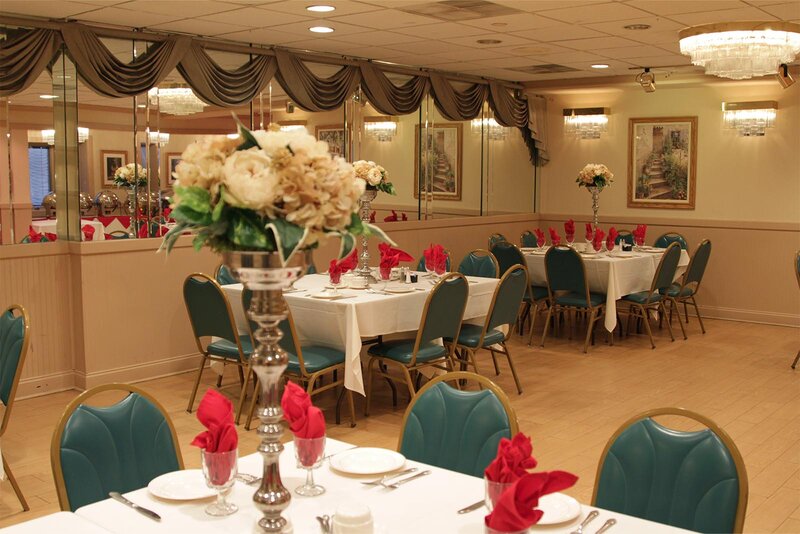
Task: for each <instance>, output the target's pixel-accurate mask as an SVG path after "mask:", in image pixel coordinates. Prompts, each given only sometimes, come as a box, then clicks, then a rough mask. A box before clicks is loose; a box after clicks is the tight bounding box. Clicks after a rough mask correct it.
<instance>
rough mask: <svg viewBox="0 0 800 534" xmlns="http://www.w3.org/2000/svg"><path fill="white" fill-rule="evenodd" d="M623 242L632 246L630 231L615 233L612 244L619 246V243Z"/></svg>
mask: <svg viewBox="0 0 800 534" xmlns="http://www.w3.org/2000/svg"><path fill="white" fill-rule="evenodd" d="M623 241H625V242H626V243H627V244H629V245H633V244H634V242H633V234H632V233H631V231H630V230H620V231H619V232H618V233H617V237H616V238H614V244H615V245H619V244H620V243H621V242H623Z"/></svg>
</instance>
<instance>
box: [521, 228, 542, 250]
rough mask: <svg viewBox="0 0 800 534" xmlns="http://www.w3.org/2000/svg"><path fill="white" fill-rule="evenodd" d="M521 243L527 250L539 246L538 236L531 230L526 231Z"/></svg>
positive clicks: (523, 233)
mask: <svg viewBox="0 0 800 534" xmlns="http://www.w3.org/2000/svg"><path fill="white" fill-rule="evenodd" d="M519 242H520V243H522V246H523V247H525V248H531V247H536V246H538V242H537V239H536V234H534V233H533V232H531V231H530V230H525V231H524V232H522V236H520V238H519Z"/></svg>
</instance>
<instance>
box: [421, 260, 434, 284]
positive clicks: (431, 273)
mask: <svg viewBox="0 0 800 534" xmlns="http://www.w3.org/2000/svg"><path fill="white" fill-rule="evenodd" d="M423 263H424V264H425V272H426V273H428V277H429V278H433V279H436V269H435V268H434V267H432V266H431V265H429V264H428V260H427V259H426V260H425V261H424V262H423Z"/></svg>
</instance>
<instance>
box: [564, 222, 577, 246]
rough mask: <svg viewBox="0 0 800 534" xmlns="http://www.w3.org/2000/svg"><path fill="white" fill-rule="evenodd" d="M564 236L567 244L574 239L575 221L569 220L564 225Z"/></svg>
mask: <svg viewBox="0 0 800 534" xmlns="http://www.w3.org/2000/svg"><path fill="white" fill-rule="evenodd" d="M564 234H565V235H566V237H567V241H569V242H572V241H573V240H574V239H575V221H573V220H572V219H570V220H568V221H567V222H565V223H564Z"/></svg>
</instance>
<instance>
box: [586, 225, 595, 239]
mask: <svg viewBox="0 0 800 534" xmlns="http://www.w3.org/2000/svg"><path fill="white" fill-rule="evenodd" d="M585 237H586V241H591V240H592V237H594V229H592V223H586V234H585Z"/></svg>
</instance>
